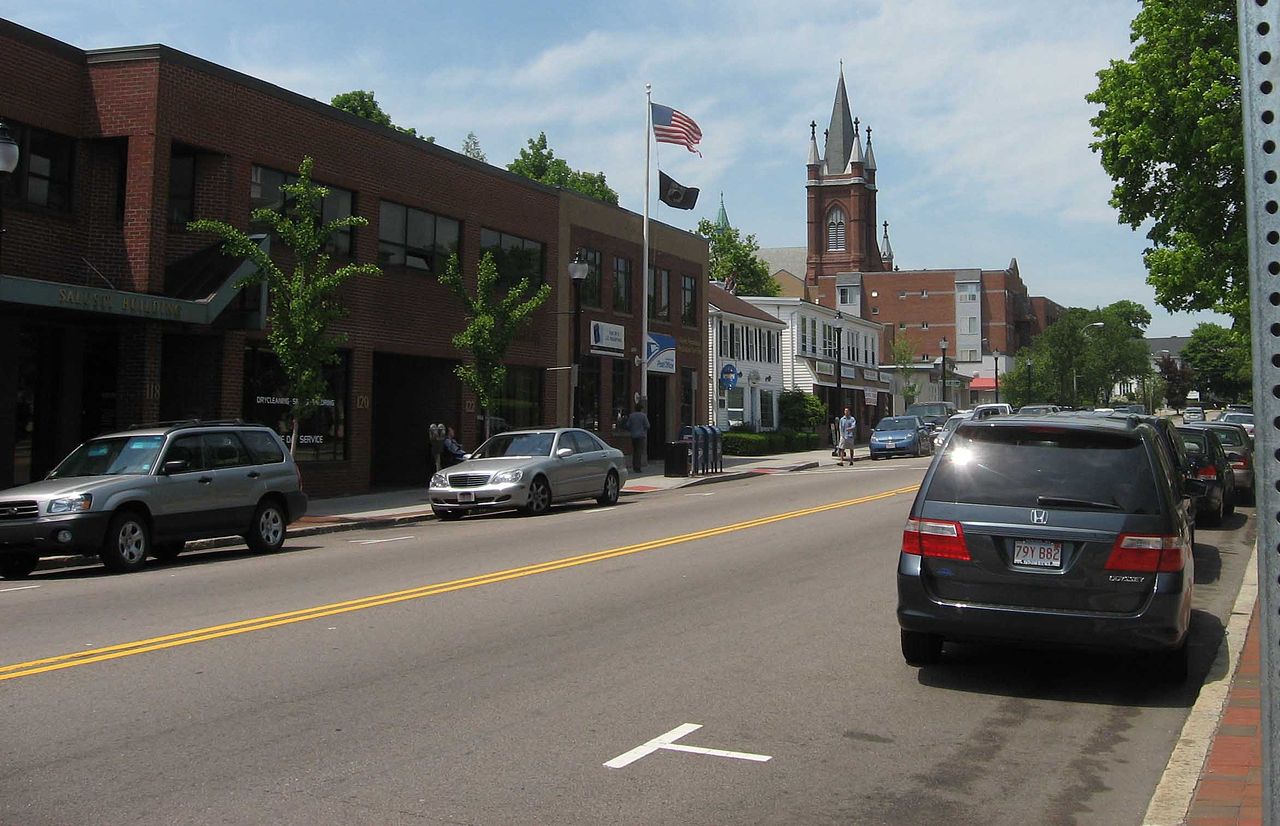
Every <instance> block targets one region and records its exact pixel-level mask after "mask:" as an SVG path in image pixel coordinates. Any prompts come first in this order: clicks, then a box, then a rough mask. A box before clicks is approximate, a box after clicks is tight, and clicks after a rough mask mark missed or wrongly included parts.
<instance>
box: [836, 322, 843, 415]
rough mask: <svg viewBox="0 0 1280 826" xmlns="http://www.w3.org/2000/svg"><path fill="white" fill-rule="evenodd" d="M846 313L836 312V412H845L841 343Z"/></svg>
mask: <svg viewBox="0 0 1280 826" xmlns="http://www.w3.org/2000/svg"><path fill="white" fill-rule="evenodd" d="M843 324H844V313H842V312H840V311H839V310H836V411H837V413H839V412H842V411H843V410H844V376H843V375H842V374H843V373H844V350H843V347H842V345H841V341H842V339H843V337H844V329H843Z"/></svg>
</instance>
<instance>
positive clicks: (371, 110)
mask: <svg viewBox="0 0 1280 826" xmlns="http://www.w3.org/2000/svg"><path fill="white" fill-rule="evenodd" d="M329 105H330V106H332V107H334V108H335V109H341V110H342V111H344V112H349V113H351V114H353V115H355V116H357V117H361V118H364V119H365V120H368V121H373V122H374V123H376V124H379V125H380V126H389V127H391V128H392V129H395V130H396V131H398V132H403V133H404V134H406V135H409V136H410V137H414V138H418V137H421V138H422V139H423V140H424V141H426V142H427V143H435V142H436V139H435V136H433V135H425V136H423V135H419V134H418V130H417V129H414V128H413V127H412V126H407V127H406V126H396V125H395V124H394V123H392V122H391V116H390V115H388V114H387V113H386V112H384V111H382V107H381V106H379V105H378V100H377V98H375V97H374V96H373V91H372V90H369V91H365V90H364V89H353V90H352V91H350V92H342V93H340V94H337V95H334V96H333V100H331V101H329Z"/></svg>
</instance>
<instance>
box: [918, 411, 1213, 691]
mask: <svg viewBox="0 0 1280 826" xmlns="http://www.w3.org/2000/svg"><path fill="white" fill-rule="evenodd" d="M1177 474H1178V469H1177V468H1176V466H1175V465H1174V460H1173V459H1172V458H1171V457H1170V456H1169V455H1168V450H1167V448H1165V446H1164V444H1163V441H1162V439H1161V437H1160V435H1159V434H1158V433H1157V432H1156V430H1155V428H1154V427H1153V426H1152V425H1151V424H1150V423H1147V422H1144V421H1142V420H1141V419H1139V418H1138V417H1129V418H1125V419H1106V418H1096V417H1074V416H1071V417H1064V416H1055V417H1052V418H1044V417H1039V416H1037V417H1030V416H1029V417H1020V416H1015V417H998V418H995V419H988V420H986V421H982V422H973V421H968V422H965V423H963V424H961V425H960V426H959V428H957V430H956V432H955V433H954V434H953V435H952V436H951V438H950V439H949V440H948V442H947V444H946V448H945V450H944V451H943V453H942V454H941V455H940V456H939V458H938V459H936V460H935V461H934V463H933V465H932V466H931V467H930V468H929V471H928V473H927V474H926V476H925V479H924V482H923V484H922V485H921V487H920V491H919V492H918V493H917V495H916V499H915V502H914V504H913V505H912V507H911V514H910V518H909V519H908V520H907V524H906V526H905V528H904V530H903V535H902V550H901V554H900V555H899V560H898V611H897V614H898V624H899V626H900V630H901V641H902V654H903V657H904V658H905V659H906V661H907V662H908V663H909V664H912V665H925V664H930V663H934V662H937V661H938V660H939V658H940V657H941V654H942V647H943V643H944V642H946V641H962V642H969V641H972V642H997V643H999V642H1006V643H1031V644H1045V645H1051V646H1052V645H1061V646H1073V647H1074V646H1081V647H1086V648H1089V647H1092V648H1109V649H1121V650H1123V649H1128V650H1133V651H1142V652H1148V653H1149V654H1150V655H1151V656H1152V658H1153V659H1154V660H1155V661H1156V663H1155V665H1156V668H1155V671H1156V672H1157V674H1158V675H1159V676H1160V677H1161V678H1163V679H1166V680H1169V681H1178V682H1180V681H1182V680H1184V679H1185V678H1186V673H1187V646H1186V636H1187V629H1188V626H1189V624H1190V619H1191V594H1192V582H1193V579H1194V576H1193V562H1192V537H1191V525H1190V524H1189V519H1188V516H1187V511H1186V509H1185V507H1184V503H1183V502H1182V501H1181V495H1180V493H1179V492H1178V491H1176V490H1175V489H1174V487H1173V485H1172V484H1171V479H1175V478H1176V477H1177Z"/></svg>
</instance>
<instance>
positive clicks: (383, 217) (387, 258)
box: [378, 201, 459, 275]
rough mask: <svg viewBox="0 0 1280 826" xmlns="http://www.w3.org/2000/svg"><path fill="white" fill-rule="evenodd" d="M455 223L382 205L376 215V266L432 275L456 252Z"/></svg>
mask: <svg viewBox="0 0 1280 826" xmlns="http://www.w3.org/2000/svg"><path fill="white" fill-rule="evenodd" d="M458 231H459V227H458V222H457V221H455V220H453V219H452V218H444V217H441V216H438V215H433V214H431V213H430V212H424V211H422V210H420V209H413V208H412V207H407V206H403V205H401V204H396V203H392V202H391V201H382V202H381V203H380V204H379V212H378V263H379V264H382V265H383V266H397V265H398V266H402V267H409V268H411V269H415V270H425V271H426V272H429V273H432V274H436V275H438V274H439V273H441V272H443V271H444V268H445V265H446V264H447V263H448V260H449V256H451V255H454V254H455V253H457V251H458Z"/></svg>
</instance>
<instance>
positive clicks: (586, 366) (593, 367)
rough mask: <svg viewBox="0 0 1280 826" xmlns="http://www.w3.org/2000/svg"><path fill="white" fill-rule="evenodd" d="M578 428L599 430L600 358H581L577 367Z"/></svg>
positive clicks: (576, 399)
mask: <svg viewBox="0 0 1280 826" xmlns="http://www.w3.org/2000/svg"><path fill="white" fill-rule="evenodd" d="M575 401H576V404H577V407H578V415H577V416H576V417H575V418H576V419H577V424H578V427H585V428H586V429H587V430H599V429H600V357H599V356H583V357H582V362H581V364H580V365H579V366H578V392H577V394H576V395H575Z"/></svg>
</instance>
